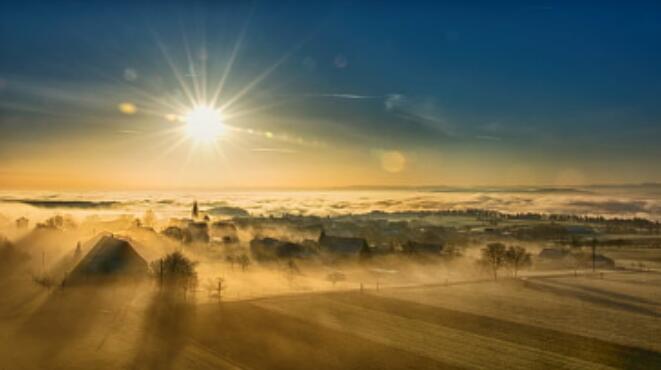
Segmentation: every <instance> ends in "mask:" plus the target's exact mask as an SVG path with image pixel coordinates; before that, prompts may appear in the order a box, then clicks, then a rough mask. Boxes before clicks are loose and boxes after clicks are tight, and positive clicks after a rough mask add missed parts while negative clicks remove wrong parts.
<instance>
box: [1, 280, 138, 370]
mask: <svg viewBox="0 0 661 370" xmlns="http://www.w3.org/2000/svg"><path fill="white" fill-rule="evenodd" d="M131 294H133V293H132V291H131V290H130V289H128V290H122V289H121V288H118V287H113V286H82V287H67V288H57V289H56V290H54V291H52V292H50V296H49V297H48V298H47V300H46V301H45V302H44V303H43V305H41V306H40V307H39V308H38V309H37V310H35V311H34V313H33V314H32V315H30V317H28V318H27V319H26V320H25V321H24V322H23V323H22V324H21V326H20V327H19V328H18V330H17V332H16V337H15V338H14V339H15V340H14V343H13V344H14V345H13V346H14V347H15V349H16V350H15V352H14V355H15V356H16V357H17V358H18V359H19V361H20V362H21V363H25V364H26V365H29V366H30V368H32V367H35V368H52V367H53V366H55V365H54V364H55V362H56V358H57V356H58V355H59V354H61V353H62V352H64V351H66V350H67V349H70V348H75V346H76V345H78V344H80V343H82V342H85V341H86V340H88V339H89V338H90V335H95V334H96V333H97V332H98V331H99V330H100V329H102V328H101V327H102V326H103V325H104V323H105V322H106V321H107V320H109V318H110V317H112V316H109V315H108V313H112V312H113V311H116V310H117V308H118V307H119V306H121V305H122V304H123V303H124V302H127V300H130V299H131V297H132V296H131Z"/></svg>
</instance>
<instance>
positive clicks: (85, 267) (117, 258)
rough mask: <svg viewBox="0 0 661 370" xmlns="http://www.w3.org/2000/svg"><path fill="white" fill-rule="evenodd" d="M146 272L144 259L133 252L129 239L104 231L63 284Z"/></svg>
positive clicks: (145, 274)
mask: <svg viewBox="0 0 661 370" xmlns="http://www.w3.org/2000/svg"><path fill="white" fill-rule="evenodd" d="M147 274H148V265H147V261H145V259H144V258H142V256H140V254H138V252H136V250H135V249H134V248H133V246H132V245H131V242H129V241H128V240H125V239H121V238H117V237H115V236H113V235H104V236H102V237H101V238H100V239H99V240H98V241H97V242H96V244H94V246H93V247H92V248H91V250H90V251H89V252H88V253H87V254H86V255H85V257H83V259H82V260H80V262H79V263H78V264H77V265H76V267H74V269H73V270H72V271H71V273H69V275H68V276H67V277H66V279H65V281H64V282H63V285H70V284H78V283H85V282H88V281H98V280H115V279H124V278H131V279H136V278H144V277H146V276H147Z"/></svg>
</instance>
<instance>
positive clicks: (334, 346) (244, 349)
mask: <svg viewBox="0 0 661 370" xmlns="http://www.w3.org/2000/svg"><path fill="white" fill-rule="evenodd" d="M349 329H350V328H349ZM193 338H194V340H195V342H196V343H199V344H200V345H202V346H204V348H205V349H206V350H208V351H210V352H212V353H215V354H216V355H217V356H218V357H219V358H221V359H223V360H225V361H227V362H230V363H234V364H239V367H247V368H252V369H272V370H296V369H306V370H307V369H338V370H339V369H407V368H408V369H455V368H456V367H453V366H451V365H448V364H445V363H441V362H439V361H436V360H433V359H430V358H427V357H423V356H420V355H417V354H414V353H412V352H408V351H405V350H401V349H398V348H394V347H390V346H387V345H384V344H380V343H377V342H373V341H370V340H367V339H364V338H361V337H359V336H356V335H353V334H351V333H350V332H345V331H338V330H334V329H329V328H326V327H324V326H321V325H318V324H315V323H312V322H309V321H307V320H305V318H301V319H298V318H293V317H291V316H288V315H285V314H282V313H278V312H274V311H271V310H268V309H266V308H263V307H259V306H257V305H255V304H253V303H250V302H230V303H223V304H212V305H204V306H201V307H199V308H198V317H197V320H196V324H195V330H194V333H193Z"/></svg>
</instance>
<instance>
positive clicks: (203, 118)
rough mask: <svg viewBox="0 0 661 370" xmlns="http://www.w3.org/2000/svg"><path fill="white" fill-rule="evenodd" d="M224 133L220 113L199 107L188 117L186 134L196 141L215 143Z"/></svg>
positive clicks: (205, 107) (209, 108)
mask: <svg viewBox="0 0 661 370" xmlns="http://www.w3.org/2000/svg"><path fill="white" fill-rule="evenodd" d="M222 132H223V124H222V122H221V117H220V112H219V111H218V110H216V109H213V108H211V107H207V106H199V107H196V108H195V109H193V110H192V111H191V112H190V113H188V115H187V116H186V133H187V134H188V136H189V137H191V138H192V139H194V140H196V141H207V142H209V141H213V140H215V139H216V138H217V137H218V136H220V134H222Z"/></svg>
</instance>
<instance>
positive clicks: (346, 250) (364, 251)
mask: <svg viewBox="0 0 661 370" xmlns="http://www.w3.org/2000/svg"><path fill="white" fill-rule="evenodd" d="M319 249H320V250H321V251H322V252H325V253H327V254H331V255H335V256H339V257H351V256H357V257H366V256H369V255H370V254H371V252H370V248H369V245H368V244H367V241H366V240H365V239H363V238H356V237H345V236H331V235H326V232H324V231H322V232H321V234H320V235H319Z"/></svg>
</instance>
